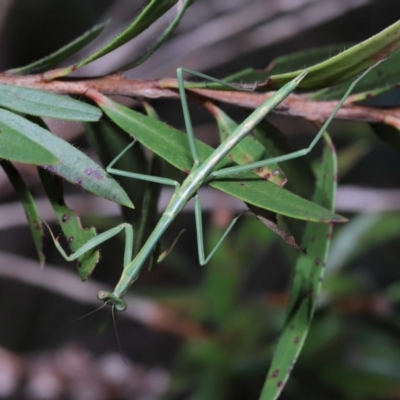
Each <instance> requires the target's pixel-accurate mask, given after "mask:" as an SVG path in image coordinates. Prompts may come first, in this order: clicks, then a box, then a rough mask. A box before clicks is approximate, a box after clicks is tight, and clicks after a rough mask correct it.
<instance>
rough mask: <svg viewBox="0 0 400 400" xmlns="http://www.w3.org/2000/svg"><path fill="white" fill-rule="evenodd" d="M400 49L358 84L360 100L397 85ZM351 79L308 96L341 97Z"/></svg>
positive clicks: (399, 79)
mask: <svg viewBox="0 0 400 400" xmlns="http://www.w3.org/2000/svg"><path fill="white" fill-rule="evenodd" d="M399 76H400V51H396V52H395V53H394V54H392V55H391V57H389V58H388V59H387V60H385V61H384V62H382V63H381V64H380V65H378V66H377V67H376V68H374V69H373V70H372V71H371V72H370V73H369V74H368V75H367V76H366V77H365V78H363V80H362V81H361V82H360V83H359V84H358V85H357V90H356V92H357V93H361V94H362V96H361V95H360V96H359V99H358V101H361V100H364V99H366V98H368V99H369V98H370V97H371V96H375V95H376V94H380V93H382V92H384V91H387V90H389V89H391V88H394V87H396V86H397V84H398V83H399V81H400V78H399ZM350 83H351V82H350V81H346V82H343V83H342V84H340V85H337V86H335V87H333V88H327V89H321V90H319V91H318V92H315V93H312V94H310V95H308V96H307V97H308V98H309V99H312V100H334V99H339V98H341V97H342V96H343V95H344V93H345V92H346V90H347V88H348V87H349V85H350Z"/></svg>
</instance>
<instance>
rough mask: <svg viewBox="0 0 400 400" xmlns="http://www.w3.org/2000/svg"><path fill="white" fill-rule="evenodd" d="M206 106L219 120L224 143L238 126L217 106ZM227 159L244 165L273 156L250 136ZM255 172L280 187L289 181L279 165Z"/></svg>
mask: <svg viewBox="0 0 400 400" xmlns="http://www.w3.org/2000/svg"><path fill="white" fill-rule="evenodd" d="M204 105H205V107H206V108H207V109H208V110H209V111H210V112H211V114H213V116H214V117H215V119H216V120H217V124H218V129H219V136H220V139H221V142H223V141H224V140H225V139H226V138H227V137H228V136H229V135H230V134H231V133H232V132H233V131H234V130H235V129H236V128H237V126H238V124H237V123H236V122H235V121H234V120H233V119H231V118H230V117H229V116H228V115H227V114H225V113H224V112H223V111H222V110H221V109H220V108H218V107H217V106H216V105H214V104H212V103H210V102H207V103H205V104H204ZM227 157H228V158H229V159H230V160H232V161H234V162H235V163H236V164H239V165H243V164H248V163H249V162H253V161H259V160H263V159H267V158H271V155H270V154H268V150H267V149H266V148H264V147H263V146H262V145H261V144H260V143H259V142H258V141H257V140H256V139H255V138H254V136H253V135H250V134H249V135H248V136H246V137H245V138H244V139H243V140H242V141H241V142H240V143H239V144H238V145H237V146H235V147H234V148H233V149H232V150H231V151H230V152H229V154H228V156H227ZM253 172H254V173H255V174H256V175H258V176H260V177H261V178H263V179H265V180H267V181H270V182H272V183H275V185H278V186H284V185H285V183H286V181H287V179H286V176H285V173H284V172H283V171H282V169H280V167H279V165H278V164H271V165H267V166H266V167H261V168H257V169H256V170H254V171H253Z"/></svg>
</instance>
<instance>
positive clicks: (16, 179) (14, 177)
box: [0, 160, 45, 266]
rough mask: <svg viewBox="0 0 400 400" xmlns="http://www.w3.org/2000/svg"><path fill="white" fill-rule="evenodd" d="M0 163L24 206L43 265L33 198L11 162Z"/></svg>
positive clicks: (40, 231) (41, 230) (40, 235)
mask: <svg viewBox="0 0 400 400" xmlns="http://www.w3.org/2000/svg"><path fill="white" fill-rule="evenodd" d="M0 165H1V166H2V167H3V169H4V172H5V173H6V174H7V176H8V178H9V180H10V182H11V184H12V185H13V187H14V189H15V192H16V193H17V195H18V197H19V200H20V201H21V204H22V206H23V207H24V211H25V215H26V219H27V220H28V225H29V229H30V231H31V234H32V238H33V242H34V243H35V248H36V252H37V254H38V257H39V261H40V266H43V265H44V262H45V256H44V254H43V251H42V246H43V241H42V237H43V224H42V220H41V219H40V216H39V212H38V210H37V208H36V204H35V200H34V199H33V196H32V194H31V192H30V191H29V189H28V187H27V186H26V184H25V182H24V180H23V179H22V176H21V175H20V173H19V172H18V170H17V169H16V168H15V167H14V166H13V165H12V164H11V163H9V162H8V161H5V160H0Z"/></svg>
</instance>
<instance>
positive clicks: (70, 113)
mask: <svg viewBox="0 0 400 400" xmlns="http://www.w3.org/2000/svg"><path fill="white" fill-rule="evenodd" d="M0 106H2V107H6V108H8V109H10V110H14V111H18V112H20V113H25V114H30V115H36V116H38V117H47V118H56V119H66V120H70V121H98V120H99V119H100V117H101V111H100V110H99V109H98V108H97V107H93V106H91V105H89V104H86V103H83V102H82V101H78V100H75V99H72V98H71V97H68V96H61V95H58V94H54V93H47V92H43V91H41V90H36V89H29V88H24V87H20V86H13V85H3V84H0Z"/></svg>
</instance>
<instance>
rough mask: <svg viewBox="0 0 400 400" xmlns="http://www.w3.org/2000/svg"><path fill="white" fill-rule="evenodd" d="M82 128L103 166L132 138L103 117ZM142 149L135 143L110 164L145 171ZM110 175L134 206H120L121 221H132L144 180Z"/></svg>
mask: <svg viewBox="0 0 400 400" xmlns="http://www.w3.org/2000/svg"><path fill="white" fill-rule="evenodd" d="M85 129H86V133H87V136H88V139H89V142H90V144H91V146H92V147H93V148H94V150H95V151H96V154H97V155H98V157H99V158H100V160H101V162H102V164H103V165H104V166H107V165H109V164H110V163H111V161H112V160H114V158H115V157H117V155H118V154H120V153H121V152H122V151H123V150H124V149H125V148H126V147H127V146H128V145H130V144H131V143H132V138H130V137H129V136H128V135H127V134H126V133H125V132H124V131H122V130H121V129H120V128H119V127H118V126H117V125H115V124H114V123H113V122H112V121H110V120H109V119H108V118H104V119H102V120H101V121H100V122H97V123H85ZM143 150H144V149H143V147H142V146H140V144H139V143H137V145H136V146H133V147H132V148H131V149H129V151H128V152H127V153H125V154H124V156H123V157H122V158H120V159H119V160H118V161H117V162H116V164H114V166H113V168H116V169H120V170H123V171H127V172H137V173H141V174H147V173H148V162H147V160H146V157H145V155H144V151H143ZM113 178H115V180H116V181H117V182H118V183H119V184H120V185H121V187H122V188H123V189H124V190H125V192H126V193H127V195H128V196H129V198H130V199H131V200H132V202H133V203H134V204H135V205H136V207H135V209H132V208H126V207H123V209H122V213H123V216H124V219H125V221H127V222H129V223H131V224H132V225H134V224H135V222H136V221H137V220H138V219H139V218H140V213H141V205H142V201H143V192H144V190H145V187H146V182H145V181H141V180H134V179H132V178H128V177H124V176H116V175H113ZM135 231H136V229H135ZM135 243H136V235H135Z"/></svg>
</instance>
